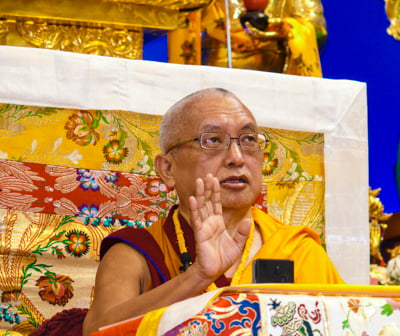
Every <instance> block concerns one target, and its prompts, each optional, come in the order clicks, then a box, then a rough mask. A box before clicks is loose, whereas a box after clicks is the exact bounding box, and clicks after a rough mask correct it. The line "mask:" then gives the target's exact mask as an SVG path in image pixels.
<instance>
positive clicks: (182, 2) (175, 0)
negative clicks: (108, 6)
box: [103, 0, 211, 10]
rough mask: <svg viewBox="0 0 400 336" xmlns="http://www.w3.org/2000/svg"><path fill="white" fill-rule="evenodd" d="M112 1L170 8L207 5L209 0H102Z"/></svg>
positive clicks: (191, 7) (189, 7)
mask: <svg viewBox="0 0 400 336" xmlns="http://www.w3.org/2000/svg"><path fill="white" fill-rule="evenodd" d="M103 1H104V2H114V3H118V4H121V3H134V4H135V5H144V6H155V7H162V8H170V9H179V10H185V9H193V8H196V9H197V8H201V7H204V6H206V5H208V4H209V3H210V2H211V0H103Z"/></svg>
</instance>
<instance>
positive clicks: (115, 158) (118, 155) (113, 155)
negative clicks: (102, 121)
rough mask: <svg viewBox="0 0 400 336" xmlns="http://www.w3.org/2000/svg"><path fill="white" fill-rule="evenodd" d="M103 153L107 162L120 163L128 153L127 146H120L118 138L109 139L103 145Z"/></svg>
mask: <svg viewBox="0 0 400 336" xmlns="http://www.w3.org/2000/svg"><path fill="white" fill-rule="evenodd" d="M103 153H104V157H105V159H106V160H107V162H109V163H113V164H121V163H122V161H123V160H124V159H125V158H126V156H127V155H128V148H126V147H122V146H121V145H120V142H119V140H111V141H110V142H109V143H108V144H107V145H105V146H104V147H103Z"/></svg>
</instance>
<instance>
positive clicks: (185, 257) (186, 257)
mask: <svg viewBox="0 0 400 336" xmlns="http://www.w3.org/2000/svg"><path fill="white" fill-rule="evenodd" d="M181 262H182V264H183V266H181V267H179V270H180V271H183V272H185V271H186V270H187V269H188V268H189V266H190V265H191V264H192V257H191V256H190V254H189V252H184V253H181Z"/></svg>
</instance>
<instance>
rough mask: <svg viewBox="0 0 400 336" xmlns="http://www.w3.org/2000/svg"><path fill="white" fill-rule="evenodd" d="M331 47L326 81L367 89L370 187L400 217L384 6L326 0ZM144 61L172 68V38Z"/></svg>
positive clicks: (398, 104) (397, 99)
mask: <svg viewBox="0 0 400 336" xmlns="http://www.w3.org/2000/svg"><path fill="white" fill-rule="evenodd" d="M322 4H323V6H324V14H325V18H326V21H327V27H328V34H329V36H328V41H327V43H326V45H325V48H324V50H323V52H322V53H321V64H322V70H323V76H324V77H325V78H331V79H351V80H356V81H362V82H366V83H367V97H368V137H369V185H370V186H371V188H372V189H377V188H381V189H382V191H381V193H380V194H379V198H380V199H381V201H382V203H383V205H384V207H385V212H386V213H392V212H397V211H400V203H399V195H398V192H397V186H396V177H395V166H396V162H397V150H398V144H399V138H400V126H399V125H400V85H399V84H400V41H397V40H395V39H394V38H393V37H391V36H390V35H388V34H387V32H386V29H387V28H388V27H389V25H390V22H389V20H388V18H387V16H386V12H385V2H384V1H383V0H347V1H344V0H322ZM143 59H145V60H152V61H158V62H168V56H167V38H166V36H161V37H157V38H154V37H152V36H149V35H148V36H145V44H144V50H143Z"/></svg>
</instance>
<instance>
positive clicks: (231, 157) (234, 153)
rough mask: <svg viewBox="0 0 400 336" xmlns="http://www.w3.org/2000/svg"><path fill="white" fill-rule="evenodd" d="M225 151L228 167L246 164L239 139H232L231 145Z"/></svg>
mask: <svg viewBox="0 0 400 336" xmlns="http://www.w3.org/2000/svg"><path fill="white" fill-rule="evenodd" d="M225 152H226V159H225V160H226V161H225V162H226V165H227V166H228V167H240V166H242V165H243V164H244V156H243V152H242V149H241V148H240V146H239V140H238V139H231V145H230V146H229V148H228V149H227V150H226V151H225Z"/></svg>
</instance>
